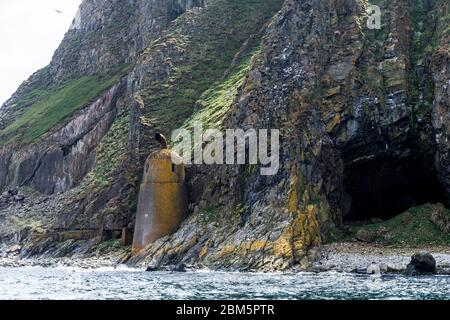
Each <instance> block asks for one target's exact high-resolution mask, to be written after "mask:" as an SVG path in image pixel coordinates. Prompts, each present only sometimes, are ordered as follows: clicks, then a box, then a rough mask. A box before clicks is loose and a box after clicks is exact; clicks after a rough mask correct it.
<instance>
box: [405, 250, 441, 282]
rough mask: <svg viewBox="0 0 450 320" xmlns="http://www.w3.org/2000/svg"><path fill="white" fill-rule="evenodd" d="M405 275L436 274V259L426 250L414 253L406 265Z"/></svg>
mask: <svg viewBox="0 0 450 320" xmlns="http://www.w3.org/2000/svg"><path fill="white" fill-rule="evenodd" d="M405 274H406V275H407V276H422V275H433V274H436V260H435V259H434V257H433V256H432V255H431V254H430V253H428V252H420V253H416V254H415V255H413V256H412V257H411V262H410V263H409V264H408V266H407V267H406V271H405Z"/></svg>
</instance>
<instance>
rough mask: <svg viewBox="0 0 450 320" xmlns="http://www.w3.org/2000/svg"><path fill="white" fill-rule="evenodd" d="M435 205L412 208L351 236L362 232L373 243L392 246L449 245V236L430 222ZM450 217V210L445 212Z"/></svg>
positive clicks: (360, 228)
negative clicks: (369, 237) (368, 236)
mask: <svg viewBox="0 0 450 320" xmlns="http://www.w3.org/2000/svg"><path fill="white" fill-rule="evenodd" d="M436 209H437V205H435V204H425V205H422V206H418V207H414V208H411V209H409V210H408V211H406V212H404V213H402V214H399V215H397V216H395V217H394V218H392V219H390V220H386V221H384V222H382V223H376V224H368V225H365V226H361V227H359V228H356V229H355V230H354V233H353V236H355V234H356V233H357V232H358V231H359V232H360V231H361V230H362V231H364V232H365V233H366V234H370V235H372V237H373V239H374V240H373V242H374V243H376V244H381V245H392V246H399V247H401V246H412V247H414V246H423V245H450V234H446V233H444V232H442V231H441V230H439V229H438V228H437V227H436V226H435V224H434V223H433V222H431V214H432V213H433V212H434V210H436ZM447 212H448V214H449V215H450V210H447Z"/></svg>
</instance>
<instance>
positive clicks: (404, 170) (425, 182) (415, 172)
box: [344, 154, 448, 222]
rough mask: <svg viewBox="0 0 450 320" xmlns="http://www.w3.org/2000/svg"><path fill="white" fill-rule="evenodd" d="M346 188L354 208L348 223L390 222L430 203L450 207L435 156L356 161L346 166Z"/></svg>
mask: <svg viewBox="0 0 450 320" xmlns="http://www.w3.org/2000/svg"><path fill="white" fill-rule="evenodd" d="M344 184H345V190H346V193H347V194H348V196H349V198H348V201H349V204H350V209H349V211H348V213H347V214H346V215H345V216H344V222H356V221H358V222H362V221H369V220H371V219H373V218H379V219H383V220H387V219H390V218H392V217H394V216H396V215H398V214H400V213H402V212H405V211H407V210H408V209H409V208H411V207H414V206H418V205H422V204H425V203H428V202H430V203H437V202H441V203H443V204H444V205H446V206H447V205H448V203H447V202H446V198H445V194H444V191H443V189H442V187H441V184H440V182H439V179H438V176H437V174H436V171H435V169H434V158H433V155H432V154H429V155H420V156H406V157H394V156H392V155H382V156H374V157H373V158H370V157H368V158H366V159H363V160H360V161H355V162H353V163H350V164H347V165H346V166H345V170H344ZM347 208H348V207H347Z"/></svg>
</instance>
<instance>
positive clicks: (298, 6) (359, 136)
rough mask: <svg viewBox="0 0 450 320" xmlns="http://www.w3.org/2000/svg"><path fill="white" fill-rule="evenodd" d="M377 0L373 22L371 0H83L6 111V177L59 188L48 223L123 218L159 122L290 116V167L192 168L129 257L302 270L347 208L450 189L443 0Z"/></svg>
mask: <svg viewBox="0 0 450 320" xmlns="http://www.w3.org/2000/svg"><path fill="white" fill-rule="evenodd" d="M372 4H376V5H379V6H380V8H381V12H382V17H381V19H382V24H381V29H379V30H374V29H369V28H368V27H367V24H366V22H367V19H368V14H367V11H366V9H367V7H368V5H369V3H368V2H366V1H361V0H324V1H316V0H305V1H297V0H285V1H282V0H270V1H267V0H255V1H243V0H228V1H226V0H205V1H180V0H177V1H175V0H174V1H162V0H161V1H159V0H157V1H95V2H94V1H90V0H85V1H84V2H83V4H82V5H81V7H80V12H79V14H78V15H77V17H76V19H75V20H74V24H73V26H72V27H71V29H70V30H69V31H68V33H67V35H66V37H65V39H64V41H63V43H62V44H61V46H60V48H59V49H58V50H57V52H56V53H55V56H54V58H53V60H52V62H51V64H50V65H49V66H48V67H47V68H45V69H43V70H41V71H39V72H37V73H36V74H35V75H33V76H32V77H31V78H30V79H29V80H28V81H27V82H25V83H24V84H23V85H22V86H21V87H20V88H19V90H18V91H17V93H16V94H15V95H14V96H13V97H12V98H11V99H10V100H9V101H8V102H6V104H5V105H4V106H3V107H2V108H1V109H0V137H1V139H2V143H1V146H0V164H1V167H0V189H1V190H6V189H8V188H11V187H31V188H32V189H34V190H36V191H39V192H41V193H46V194H48V196H50V200H49V201H50V202H51V201H52V197H53V196H55V199H58V200H60V199H61V198H63V199H64V204H63V205H60V206H57V208H58V209H57V210H55V212H54V213H53V214H54V219H51V221H52V223H51V224H50V226H49V227H48V228H49V229H50V228H52V227H55V226H57V227H64V228H70V227H78V228H80V227H86V228H87V227H89V228H103V229H111V230H117V229H120V228H122V227H126V226H129V225H130V223H131V224H132V223H133V221H134V213H135V210H136V198H137V193H138V190H137V189H138V185H139V182H140V181H139V179H140V174H141V172H142V167H143V164H144V161H145V158H146V156H147V155H148V154H149V153H150V152H151V151H152V150H155V148H157V146H156V145H155V144H154V141H153V136H154V134H155V132H157V131H161V132H164V133H165V134H166V136H168V137H170V133H171V131H172V130H174V129H177V128H180V127H185V128H190V127H191V126H192V123H193V122H194V121H195V120H201V121H203V122H204V124H205V127H206V126H208V127H219V128H236V127H239V128H242V129H248V128H255V129H258V128H279V129H281V152H280V160H281V169H280V170H279V172H278V173H277V174H276V175H275V176H262V175H261V174H260V170H259V168H258V166H250V165H247V166H246V165H242V166H206V165H205V166H192V167H190V168H188V177H189V189H190V198H191V204H190V209H191V210H190V211H191V212H190V215H189V217H188V219H187V220H186V221H185V222H184V223H183V225H182V226H181V228H180V229H179V230H178V231H177V232H176V233H175V234H173V235H171V236H167V237H165V238H163V239H160V240H159V241H157V242H156V243H154V244H153V245H152V246H150V247H148V248H147V249H146V250H145V251H144V252H142V253H141V254H140V255H139V256H137V257H135V258H133V259H132V260H131V261H130V263H131V264H134V265H142V266H148V265H152V266H155V267H158V266H161V265H177V264H186V265H196V266H209V267H215V268H236V269H253V270H254V269H271V270H273V269H276V270H283V269H287V268H291V267H295V266H301V267H305V266H307V265H308V262H309V261H310V259H311V258H313V256H314V247H316V246H318V245H320V244H321V243H322V242H323V241H326V235H327V232H328V231H329V230H330V229H332V228H334V227H336V226H339V225H341V224H342V222H343V221H344V220H345V219H356V220H357V219H368V218H373V217H377V218H387V217H390V216H392V215H394V214H396V213H399V212H401V211H402V210H406V209H408V208H409V207H410V206H413V205H415V204H420V203H424V202H443V203H445V202H446V201H448V199H449V197H450V163H449V161H450V159H449V142H448V141H449V140H448V139H449V135H450V131H449V130H450V129H449V128H450V125H449V121H450V118H449V114H450V110H449V97H450V91H449V90H450V83H449V33H448V25H449V11H448V10H449V4H448V2H447V1H444V0H414V1H403V0H394V1H378V0H377V1H372ZM105 79H109V80H108V81H106V80H105ZM112 80H114V81H112ZM86 87H87V88H93V89H92V90H91V91H89V92H86V94H84V95H83V97H85V100H81V101H79V100H76V101H73V103H72V100H70V98H71V95H70V93H71V92H68V91H70V90H69V89H70V88H73V90H72V91H76V92H79V91H80V88H86ZM68 88H69V89H68ZM94 88H95V90H94ZM96 90H98V92H97V91H96ZM42 91H43V92H42ZM59 96H62V98H61V101H60V102H58V101H56V102H55V101H54V100H55V99H54V98H52V97H59ZM66 101H69V103H67V104H68V106H70V108H71V112H67V113H65V114H61V115H60V114H58V113H57V112H56V110H61V109H60V108H58V106H63V105H64V104H65V103H66ZM70 108H69V109H70ZM41 109H43V110H45V111H47V113H48V114H51V115H53V114H55V117H50V118H49V119H48V121H47V120H46V121H43V120H40V118H39V117H40V116H41V114H40V111H39V110H41ZM36 115H37V120H36ZM31 116H34V118H33V119H35V120H33V121H31V120H29V117H31ZM52 121H53V122H52ZM59 192H63V193H62V194H57V193H59ZM65 194H66V195H65ZM55 208H56V207H55ZM13 212H14V211H13ZM29 212H30V213H29V215H33V214H34V213H33V209H32V207H31V208H30V210H29ZM0 213H1V214H0V217H1V216H5V215H6V212H5V211H3V212H2V211H0ZM35 218H36V217H35ZM4 219H8V218H4ZM37 219H39V218H38V217H37ZM8 225H9V226H10V225H11V224H8ZM8 230H11V229H8ZM41 231H42V230H41ZM8 232H9V233H10V232H11V231H8ZM8 232H6V231H4V232H3V235H4V236H5V237H6V238H11V237H12V236H13V235H10V234H9V233H8ZM41 238H42V236H41ZM43 238H44V239H45V232H44V236H43ZM31 251H32V250H31Z"/></svg>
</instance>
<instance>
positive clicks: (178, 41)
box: [140, 0, 283, 136]
mask: <svg viewBox="0 0 450 320" xmlns="http://www.w3.org/2000/svg"><path fill="white" fill-rule="evenodd" d="M282 2H283V1H281V0H275V1H270V2H267V1H263V0H212V1H210V2H209V4H208V6H207V7H206V8H205V9H204V10H202V11H201V12H199V13H197V14H196V15H193V16H189V15H187V16H184V17H182V18H181V19H179V20H177V21H176V23H175V24H174V26H173V27H172V30H171V32H170V33H169V34H168V36H166V37H165V38H162V39H160V41H158V42H157V43H155V44H154V46H153V47H150V48H149V49H148V50H147V54H149V53H150V54H151V52H152V51H158V50H160V49H161V48H163V47H166V46H167V47H169V46H170V47H173V46H175V47H176V48H178V51H179V52H182V54H183V59H182V62H181V63H180V61H178V62H173V64H172V67H173V71H172V73H171V74H170V77H169V79H166V81H164V82H161V81H156V82H153V83H150V84H149V85H148V86H147V87H146V89H145V90H143V91H142V92H140V94H141V96H142V97H143V100H144V103H145V106H146V112H145V115H144V117H145V118H146V121H147V122H149V123H152V124H156V125H157V126H159V127H160V129H161V130H163V131H164V133H166V134H168V135H169V136H170V132H171V131H172V130H174V129H177V128H179V127H181V126H183V125H186V126H189V119H190V118H191V117H192V116H194V114H196V112H201V113H200V114H197V117H198V118H201V120H203V121H206V122H207V123H218V122H220V119H221V117H222V115H223V114H225V113H226V112H227V111H228V107H229V105H231V103H232V101H233V100H234V97H235V92H236V88H237V87H238V86H239V84H240V83H241V82H242V79H243V77H244V73H245V71H246V69H245V68H246V67H247V66H248V61H249V55H250V56H251V52H249V51H247V50H243V51H244V52H241V50H242V49H243V48H244V43H245V42H246V41H247V40H249V39H250V38H251V37H252V36H253V37H254V36H255V35H257V34H258V32H259V31H260V29H261V27H262V26H263V25H264V23H266V22H267V20H268V19H269V18H270V17H272V16H273V15H274V14H275V13H276V12H277V11H278V10H279V8H280V7H281V4H282ZM183 19H192V21H191V23H190V24H193V25H195V26H196V29H195V32H186V29H185V26H184V24H185V23H186V21H185V20H183ZM254 42H255V43H252V44H251V45H250V47H252V48H251V49H252V50H253V49H255V47H256V46H258V45H259V42H260V39H257V40H256V41H254ZM252 50H251V51H252ZM252 52H253V51H252ZM239 56H241V58H239ZM242 57H245V58H244V59H242ZM236 58H238V61H237V63H236V66H233V62H236ZM167 62H168V64H171V63H172V61H171V60H170V58H167ZM230 67H231V69H232V70H230ZM230 71H231V72H230ZM208 109H209V110H208ZM191 122H192V121H191Z"/></svg>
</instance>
